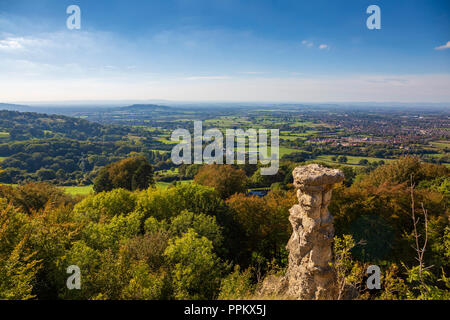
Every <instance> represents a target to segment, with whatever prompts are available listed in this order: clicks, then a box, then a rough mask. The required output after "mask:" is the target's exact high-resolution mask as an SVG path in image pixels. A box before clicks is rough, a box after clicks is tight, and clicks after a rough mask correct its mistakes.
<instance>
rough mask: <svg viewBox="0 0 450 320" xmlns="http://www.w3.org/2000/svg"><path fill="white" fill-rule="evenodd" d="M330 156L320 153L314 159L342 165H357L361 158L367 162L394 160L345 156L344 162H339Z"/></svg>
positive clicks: (390, 160) (389, 160)
mask: <svg viewBox="0 0 450 320" xmlns="http://www.w3.org/2000/svg"><path fill="white" fill-rule="evenodd" d="M332 157H333V156H332V155H321V156H318V157H317V158H316V159H314V160H317V161H321V162H324V163H327V164H343V165H350V166H359V161H360V160H362V159H366V160H368V161H369V162H373V161H380V160H383V161H384V162H385V163H389V162H392V161H395V160H393V159H382V158H374V157H355V156H346V157H347V159H348V161H347V162H346V163H339V162H338V161H333V160H331V158H332Z"/></svg>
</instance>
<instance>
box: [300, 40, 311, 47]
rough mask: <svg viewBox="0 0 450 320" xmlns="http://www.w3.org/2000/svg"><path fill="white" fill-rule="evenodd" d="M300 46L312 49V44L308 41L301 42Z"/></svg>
mask: <svg viewBox="0 0 450 320" xmlns="http://www.w3.org/2000/svg"><path fill="white" fill-rule="evenodd" d="M302 45H304V46H305V47H307V48H312V47H314V42H312V41H308V40H303V41H302Z"/></svg>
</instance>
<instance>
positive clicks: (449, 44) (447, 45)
mask: <svg viewBox="0 0 450 320" xmlns="http://www.w3.org/2000/svg"><path fill="white" fill-rule="evenodd" d="M434 49H435V50H445V49H450V41H447V43H446V44H444V45H442V46H439V47H436V48H434Z"/></svg>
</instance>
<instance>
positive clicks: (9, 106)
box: [0, 103, 36, 112]
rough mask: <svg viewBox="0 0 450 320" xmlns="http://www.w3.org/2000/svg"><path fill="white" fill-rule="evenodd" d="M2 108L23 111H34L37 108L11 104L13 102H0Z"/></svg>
mask: <svg viewBox="0 0 450 320" xmlns="http://www.w3.org/2000/svg"><path fill="white" fill-rule="evenodd" d="M0 110H8V111H21V112H32V111H36V109H34V108H32V107H29V106H24V105H20V104H11V103H0Z"/></svg>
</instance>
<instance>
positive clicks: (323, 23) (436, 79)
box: [0, 0, 450, 102]
mask: <svg viewBox="0 0 450 320" xmlns="http://www.w3.org/2000/svg"><path fill="white" fill-rule="evenodd" d="M72 4H76V5H78V6H79V7H80V8H81V29H80V30H68V29H67V28H66V19H67V17H68V16H69V15H68V14H66V8H67V7H68V6H69V5H72ZM372 4H376V5H378V6H379V7H380V8H381V26H382V28H381V30H369V29H368V28H367V27H366V19H367V18H368V16H369V15H368V14H367V13H366V8H367V7H368V6H369V5H372ZM449 19H450V2H449V1H447V0H421V1H419V0H389V1H375V0H372V1H365V0H346V1H323V0H315V1H300V0H292V1H288V0H277V1H268V0H245V1H244V0H241V1H237V0H207V1H203V0H202V1H200V0H198V1H194V0H164V1H156V0H147V1H144V0H128V1H125V0H116V1H114V0H109V1H106V0H95V1H93V0H84V1H76V0H70V1H66V0H27V1H26V0H0V100H1V101H8V102H16V101H20V102H26V101H52V100H58V101H61V100H114V99H121V100H126V99H133V100H147V99H169V100H190V101H205V100H206V101H213V100H214V101H284V102H331V101H335V102H342V101H380V102H381V101H404V102H444V101H445V102H448V101H450V42H449V41H450V20H449Z"/></svg>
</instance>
